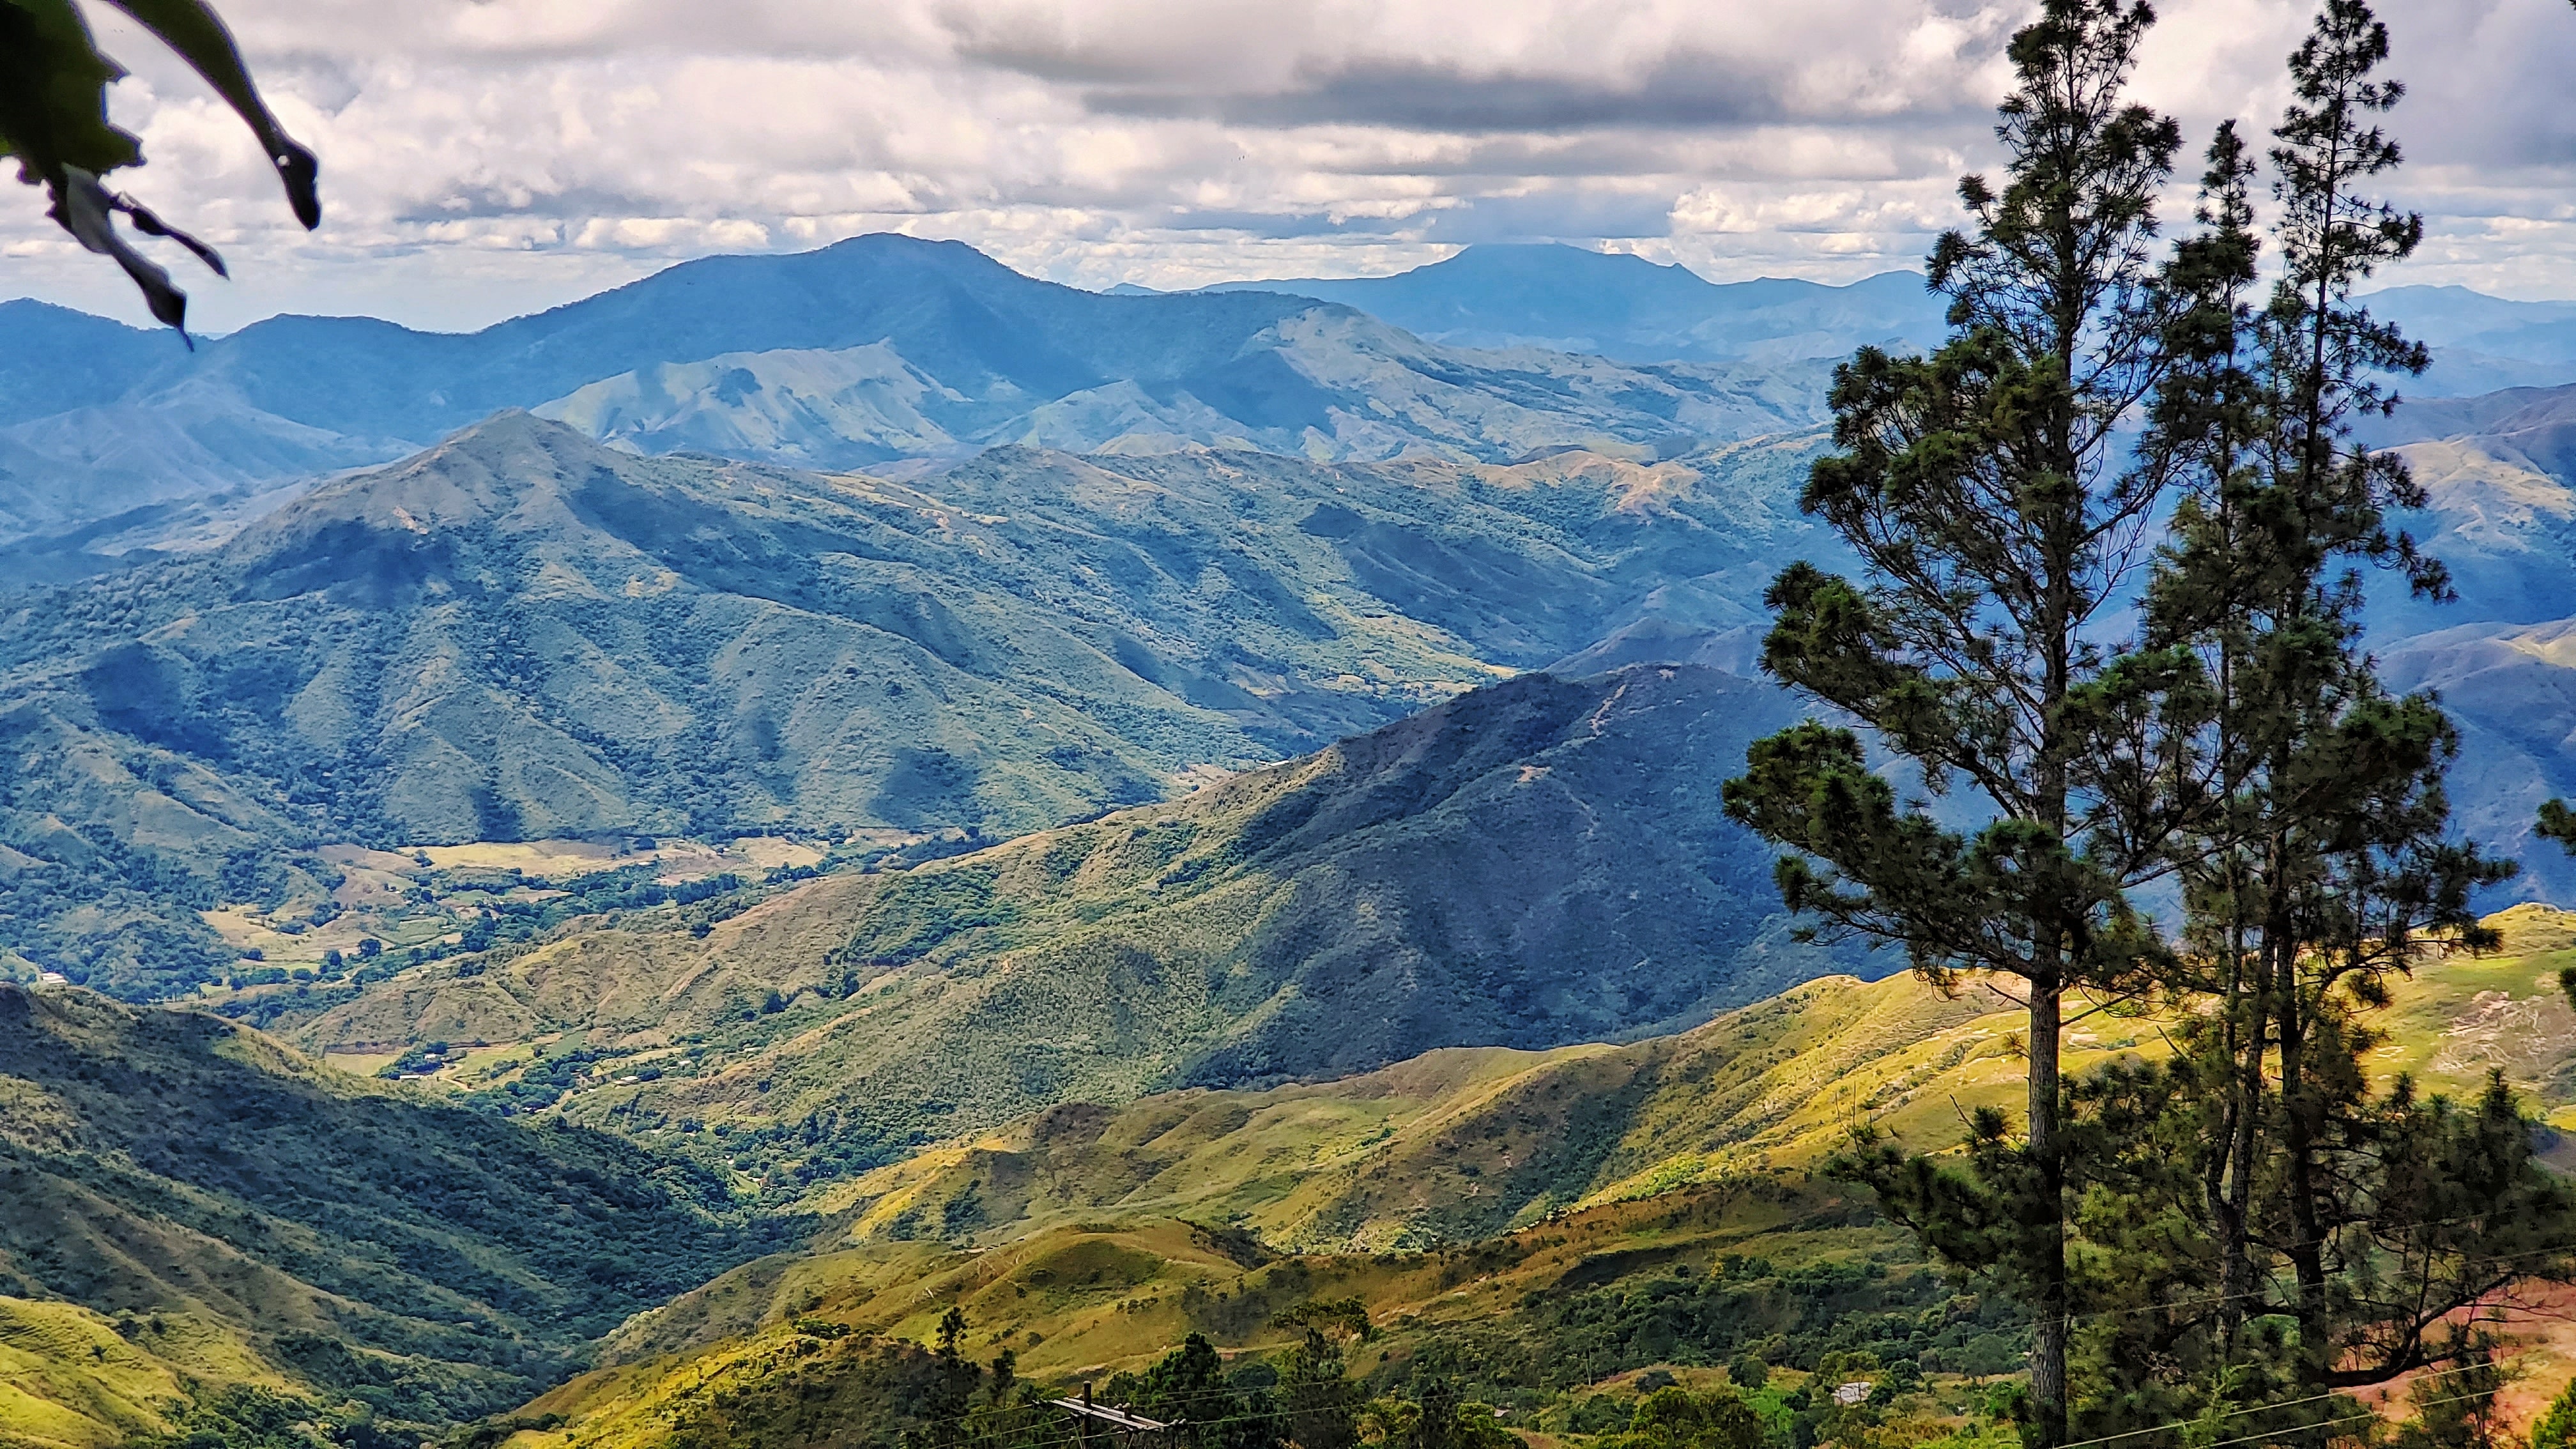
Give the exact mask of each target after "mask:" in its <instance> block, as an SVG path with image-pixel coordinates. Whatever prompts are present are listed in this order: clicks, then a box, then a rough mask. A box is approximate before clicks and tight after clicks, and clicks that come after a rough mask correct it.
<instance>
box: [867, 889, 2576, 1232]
mask: <svg viewBox="0 0 2576 1449" xmlns="http://www.w3.org/2000/svg"><path fill="white" fill-rule="evenodd" d="M2492 919H2493V921H2494V923H2495V924H2496V925H2498V926H2500V927H2501V928H2502V929H2503V930H2504V932H2505V937H2506V947H2505V949H2504V950H2503V951H2501V952H2499V953H2498V954H2496V955H2493V956H2488V957H2481V958H2468V957H2458V958H2453V959H2449V960H2445V961H2439V962H2433V963H2428V964H2427V965H2426V966H2425V968H2424V969H2423V970H2421V971H2420V972H2419V973H2418V974H2417V975H2416V976H2415V977H2414V978H2413V979H2411V980H2408V981H2404V982H2401V983H2399V984H2398V986H2397V989H2396V991H2395V1000H2394V1003H2393V1005H2392V1008H2391V1010H2390V1012H2389V1013H2388V1015H2387V1018H2386V1021H2385V1025H2386V1026H2387V1028H2388V1030H2389V1033H2390V1038H2389V1042H2388V1044H2387V1045H2386V1046H2385V1047H2383V1048H2381V1049H2380V1050H2379V1052H2378V1053H2377V1054H2376V1056H2375V1057H2374V1063H2375V1065H2376V1067H2377V1069H2378V1070H2380V1071H2381V1072H2383V1073H2385V1074H2387V1075H2389V1076H2394V1075H2395V1074H2397V1073H2399V1072H2406V1073H2411V1074H2413V1075H2414V1076H2415V1078H2416V1080H2417V1081H2418V1082H2419V1083H2420V1084H2421V1085H2423V1086H2424V1087H2426V1088H2428V1089H2430V1090H2434V1091H2442V1092H2448V1093H2451V1094H2452V1095H2454V1096H2467V1095H2471V1094H2474V1093H2475V1092H2476V1091H2478V1090H2479V1089H2481V1088H2482V1087H2483V1085H2484V1083H2485V1079H2486V1074H2487V1073H2488V1072H2489V1071H2490V1070H2500V1071H2502V1072H2504V1073H2505V1075H2506V1079H2507V1080H2508V1081H2510V1082H2511V1083H2512V1084H2513V1085H2514V1086H2515V1087H2516V1089H2517V1090H2519V1091H2521V1092H2522V1093H2523V1094H2524V1096H2525V1098H2526V1101H2527V1102H2528V1103H2529V1104H2530V1106H2531V1107H2532V1109H2533V1110H2535V1111H2538V1112H2540V1113H2541V1114H2543V1115H2544V1116H2545V1117H2546V1118H2547V1119H2548V1120H2549V1121H2550V1122H2551V1123H2552V1124H2553V1125H2554V1126H2556V1127H2558V1128H2560V1129H2561V1130H2567V1129H2576V1012H2571V1011H2570V1009H2569V1007H2568V1005H2567V1001H2566V998H2565V995H2564V993H2563V992H2561V991H2560V990H2559V987H2558V971H2559V969H2560V968H2561V967H2562V966H2566V965H2569V964H2576V915H2571V914H2568V913H2564V912H2559V911H2554V910H2551V909H2548V908H2546V907H2541V906H2517V907H2515V908H2514V909H2512V910H2510V911H2507V912H2504V913H2503V914H2501V915H2499V916H2496V917H2494V918H2492ZM2021 1025H2022V1023H2021V1017H2020V1013H2019V1011H2018V1010H2017V1009H2016V1008H2013V1007H2011V1006H2010V1005H2008V1004H2007V1003H2005V1002H2004V1001H2002V1000H2001V999H2000V998H1999V997H1997V996H1995V995H1994V994H1992V993H1990V992H1987V991H1985V990H1984V989H1982V988H1980V987H1977V986H1974V985H1971V986H1970V987H1969V988H1968V989H1967V990H1965V991H1963V992H1962V993H1961V994H1960V995H1959V996H1957V997H1956V998H1945V997H1942V996H1941V995H1940V994H1939V993H1937V992H1935V991H1933V990H1932V989H1931V988H1929V987H1927V986H1925V985H1924V984H1923V983H1922V982H1921V981H1919V980H1916V979H1915V978H1913V977H1911V976H1899V977H1895V978H1891V979H1889V980H1885V981H1880V982H1876V983H1864V982H1860V981H1857V980H1854V979H1852V978H1849V977H1836V978H1828V979H1825V980H1820V981H1815V982H1811V983H1808V984H1806V985H1804V986H1800V987H1798V988H1796V989H1795V990H1793V991H1790V992H1787V993H1785V994H1784V995H1782V996H1780V997H1777V998H1775V999H1773V1000H1769V1001H1765V1002H1762V1003H1760V1004H1758V1005H1755V1006H1752V1007H1747V1008H1745V1009H1743V1010H1740V1011H1735V1012H1731V1013H1729V1014H1727V1015H1725V1016H1722V1017H1720V1018H1718V1019H1717V1020H1715V1021H1713V1022H1710V1023H1709V1024H1708V1025H1706V1026H1704V1027H1701V1028H1699V1029H1697V1030H1694V1031H1690V1032H1686V1033H1683V1034H1681V1035H1679V1036H1673V1037H1663V1038H1656V1039H1654V1040H1650V1041H1644V1042H1639V1043H1636V1044H1634V1045H1631V1046H1624V1047H1611V1046H1600V1045H1593V1046H1579V1047H1569V1048H1564V1049H1560V1050H1557V1051H1552V1052H1511V1051H1500V1050H1477V1051H1444V1052H1435V1053H1432V1054H1430V1055H1427V1056H1425V1057H1422V1058H1419V1059H1417V1060H1413V1061H1408V1062H1405V1063H1402V1064H1400V1065H1398V1066H1394V1067H1390V1068H1387V1069H1385V1070H1382V1071H1377V1072H1372V1073H1368V1074H1365V1075H1362V1076H1358V1077H1353V1078H1349V1079H1347V1080H1343V1081H1336V1082H1326V1083H1316V1084H1311V1085H1300V1086H1289V1087H1281V1088H1276V1089H1273V1090H1269V1091H1257V1092H1255V1091H1185V1092H1177V1093H1167V1094H1161V1095H1157V1096H1152V1097H1146V1098H1143V1099H1140V1100H1137V1101H1134V1102H1130V1103H1127V1104H1125V1105H1123V1106H1092V1105H1088V1104H1078V1105H1068V1106H1064V1107H1058V1108H1056V1109H1054V1110H1052V1111H1049V1112H1046V1113H1043V1114H1040V1115H1038V1116H1036V1117H1033V1118H1031V1119H1029V1120H1027V1121H1024V1122H1021V1123H1018V1124H1015V1125H1013V1126H1012V1127H1011V1128H1009V1129H1008V1130H1006V1131H1003V1132H999V1133H995V1134H992V1135H990V1136H985V1137H980V1138H974V1139H967V1140H961V1141H958V1142H955V1143H949V1144H943V1145H941V1146H939V1147H937V1148H934V1149H931V1150H929V1151H926V1152H923V1153H921V1154H918V1155H916V1156H914V1157H912V1158H911V1159H909V1160H907V1161H904V1162H901V1163H898V1164H894V1165H890V1166H888V1167H886V1168H883V1169H880V1170H878V1171H876V1172H873V1173H870V1174H868V1175H866V1176H864V1177H861V1178H859V1179H858V1180H856V1181H855V1182H853V1183H851V1184H849V1185H848V1186H846V1187H843V1188H839V1189H836V1190H835V1191H833V1192H831V1193H829V1194H827V1195H825V1196H824V1197H823V1198H822V1199H820V1203H821V1205H822V1206H824V1207H826V1208H827V1209H829V1210H833V1211H839V1212H844V1213H846V1214H847V1215H848V1216H849V1219H850V1223H851V1227H850V1233H851V1236H852V1238H853V1239H854V1240H855V1241H861V1242H873V1241H886V1240H904V1239H910V1238H937V1239H943V1240H953V1241H959V1242H998V1241H1007V1240H1009V1239H1011V1238H1013V1237H1015V1236H1017V1235H1019V1234H1022V1233H1025V1232H1027V1231H1029V1230H1030V1229H1031V1228H1033V1227H1046V1226H1050V1225H1061V1224H1064V1223H1069V1222H1076V1221H1083V1220H1090V1219H1096V1218H1098V1217H1100V1216H1101V1215H1103V1214H1124V1213H1141V1214H1158V1215H1170V1216H1180V1217H1192V1218H1200V1219H1204V1220H1208V1221H1224V1222H1231V1223H1236V1224H1239V1225H1241V1226H1243V1227H1244V1228H1246V1229H1249V1230H1252V1231H1255V1232H1258V1233H1259V1234H1260V1235H1261V1236H1262V1237H1263V1239H1264V1240H1265V1241H1268V1242H1272V1243H1276V1244H1280V1245H1282V1246H1292V1247H1297V1248H1301V1249H1311V1250H1340V1251H1363V1250H1379V1249H1387V1248H1393V1247H1404V1246H1420V1245H1423V1244H1426V1243H1439V1242H1455V1241H1461V1240H1467V1239H1473V1238H1477V1237H1483V1236H1487V1235H1491V1234H1494V1233H1497V1232H1502V1231H1505V1230H1508V1229H1514V1228H1518V1227H1522V1226H1525V1225H1527V1224H1529V1223H1531V1222H1533V1221H1536V1220H1538V1219H1540V1218H1543V1217H1544V1216H1546V1215H1547V1214H1549V1213H1551V1212H1555V1211H1559V1210H1562V1209H1565V1208H1575V1207H1584V1206H1588V1205H1596V1204H1601V1203H1607V1202H1616V1201H1623V1200H1628V1199H1633V1198H1640V1197H1645V1196H1650V1195H1652V1194H1655V1193H1658V1192H1663V1191H1667V1190H1670V1189H1672V1188H1675V1187H1678V1186H1684V1185H1689V1184H1698V1183H1711V1182H1727V1181H1741V1180H1745V1179H1747V1178H1751V1177H1760V1176H1763V1175H1766V1174H1773V1173H1778V1172H1782V1171H1802V1170H1805V1169H1807V1168H1809V1167H1812V1166H1813V1165H1815V1164H1816V1163H1817V1162H1818V1161H1820V1160H1821V1159H1822V1158H1823V1157H1824V1156H1826V1155H1827V1154H1828V1153H1830V1152H1831V1151H1832V1150H1833V1149H1834V1148H1836V1147H1837V1146H1839V1145H1840V1144H1841V1143H1842V1141H1843V1140H1844V1139H1845V1137H1846V1134H1847V1133H1848V1132H1849V1130H1850V1129H1851V1128H1852V1127H1853V1126H1855V1125H1858V1124H1861V1123H1867V1124H1869V1125H1871V1126H1873V1127H1875V1128H1877V1129H1879V1130H1881V1131H1884V1132H1889V1133H1893V1134H1895V1135H1896V1136H1898V1137H1899V1138H1902V1139H1904V1140H1906V1141H1909V1142H1912V1143H1914V1144H1916V1145H1918V1146H1921V1147H1926V1148H1930V1147H1937V1146H1939V1145H1941V1144H1943V1143H1945V1142H1947V1141H1950V1140H1954V1139H1955V1138H1956V1137H1957V1136H1958V1134H1959V1132H1960V1130H1961V1129H1960V1113H1962V1112H1963V1111H1968V1110H1973V1109H1974V1108H1976V1107H1979V1106H1985V1105H1993V1106H1998V1107H2003V1108H2006V1109H2007V1110H2012V1109H2015V1108H2016V1107H2017V1105H2018V1102H2019V1100H2020V1093H2021V1091H2022V1077H2021V1072H2022V1067H2021V1063H2020V1060H2019V1058H2018V1057H2017V1056H2016V1055H2015V1054H2014V1047H2013V1043H2014V1041H2015V1040H2016V1039H2017V1035H2016V1034H2017V1033H2018V1031H2019V1030H2020V1029H2021ZM2162 1050H2163V1039H2162V1037H2161V1035H2160V1034H2159V1033H2158V1031H2157V1029H2156V1024H2155V1023H2154V1021H2152V1020H2146V1019H2136V1018H2123V1017H2119V1016H2112V1015H2105V1016H2099V1017H2096V1018H2094V1019H2093V1021H2091V1022H2089V1023H2085V1024H2081V1025H2079V1026H2077V1027H2076V1028H2074V1029H2072V1030H2070V1031H2069V1032H2068V1034H2067V1039H2066V1062H2067V1068H2066V1069H2067V1071H2068V1072H2069V1073H2075V1072H2080V1071H2083V1070H2086V1069H2089V1068H2092V1067H2094V1066H2098V1065H2100V1064H2102V1063H2104V1062H2106V1061H2108V1060H2111V1059H2113V1058H2115V1057H2117V1056H2120V1055H2123V1054H2129V1053H2136V1054H2139V1055H2145V1056H2154V1055H2157V1054H2159V1053H2160V1052H2161V1051H2162Z"/></svg>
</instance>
